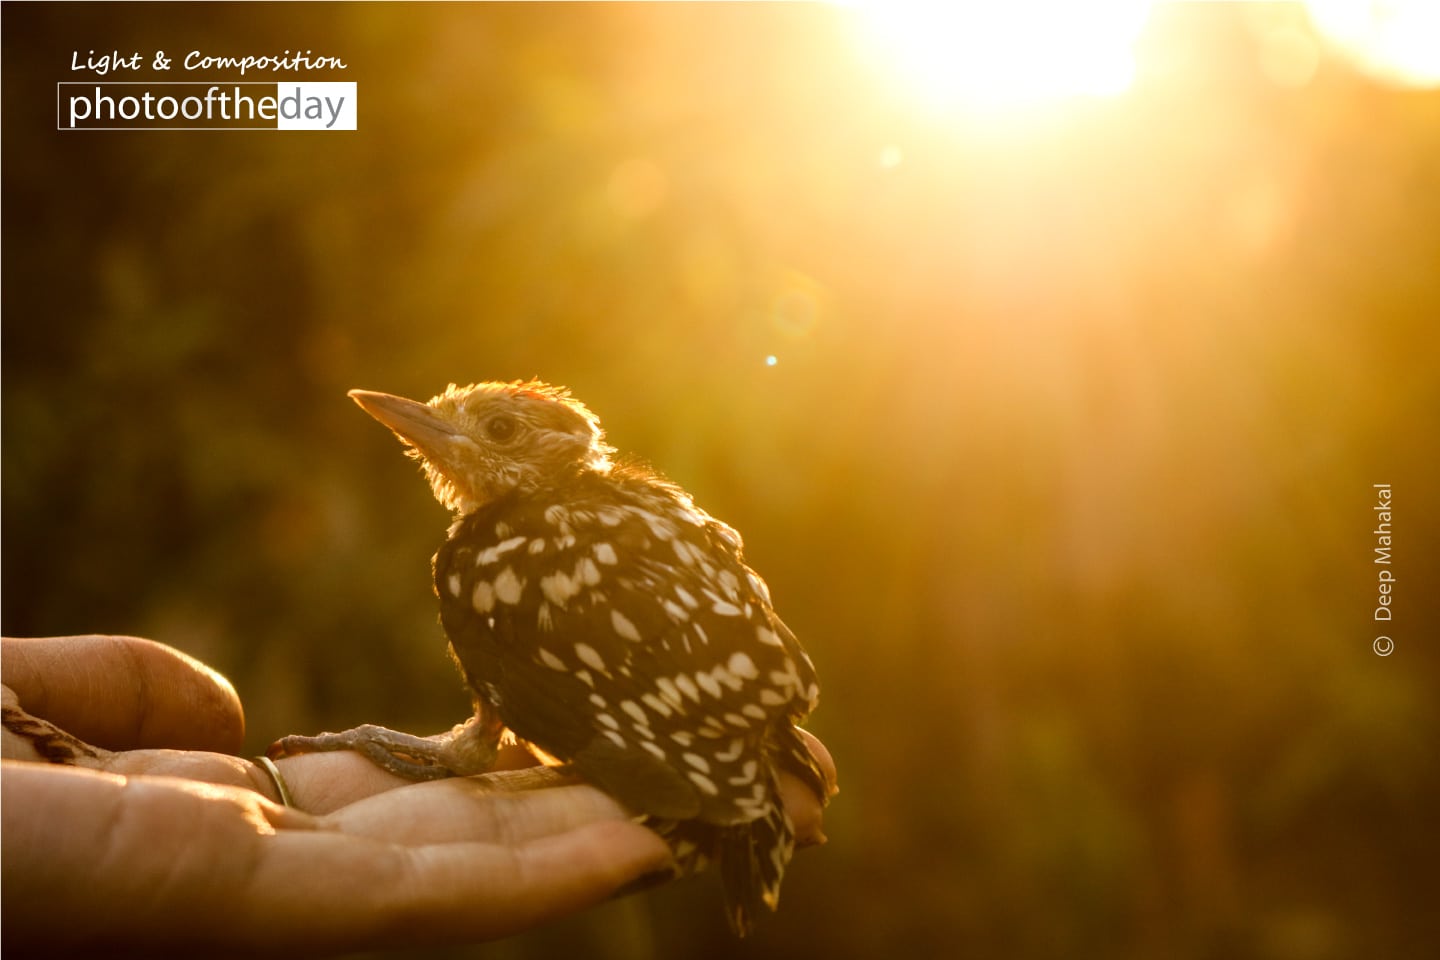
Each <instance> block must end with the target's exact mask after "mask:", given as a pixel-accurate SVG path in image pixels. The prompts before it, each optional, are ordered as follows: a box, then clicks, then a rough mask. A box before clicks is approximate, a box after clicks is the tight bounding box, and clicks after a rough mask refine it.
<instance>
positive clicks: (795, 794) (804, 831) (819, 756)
mask: <svg viewBox="0 0 1440 960" xmlns="http://www.w3.org/2000/svg"><path fill="white" fill-rule="evenodd" d="M796 732H797V733H799V734H800V737H801V739H802V740H804V741H805V746H806V747H807V748H809V750H810V755H811V756H813V757H814V758H815V762H816V763H818V764H819V765H820V772H821V773H822V774H824V776H825V785H826V788H827V792H828V793H829V794H830V796H834V795H835V793H836V792H837V790H838V789H839V788H838V787H837V786H836V770H835V759H834V758H833V757H832V756H830V751H829V750H827V749H826V748H825V745H824V744H823V743H821V742H820V740H819V739H818V738H817V737H816V736H815V735H814V734H811V733H809V732H807V731H805V730H800V729H798V728H797V730H796ZM780 799H781V802H782V803H783V804H784V805H785V812H786V813H787V814H789V816H790V823H791V825H792V826H794V828H795V842H796V843H797V844H798V845H799V846H802V847H803V846H812V845H815V844H821V843H824V842H825V832H824V829H823V827H824V814H825V803H826V802H828V801H829V799H830V797H829V796H827V797H825V798H823V799H822V798H821V797H818V796H816V795H815V791H814V790H812V789H811V788H810V786H809V784H807V783H806V782H805V781H803V780H801V779H800V778H799V777H797V776H795V775H793V774H790V773H785V772H783V771H782V772H781V774H780Z"/></svg>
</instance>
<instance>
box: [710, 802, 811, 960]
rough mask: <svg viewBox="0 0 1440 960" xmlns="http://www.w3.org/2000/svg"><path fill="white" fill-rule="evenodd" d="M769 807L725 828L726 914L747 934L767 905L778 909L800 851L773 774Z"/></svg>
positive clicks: (722, 875) (741, 933)
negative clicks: (787, 874)
mask: <svg viewBox="0 0 1440 960" xmlns="http://www.w3.org/2000/svg"><path fill="white" fill-rule="evenodd" d="M767 787H768V793H769V795H770V797H771V803H770V806H769V807H768V808H767V809H766V811H765V813H763V814H762V815H761V816H759V817H757V818H756V819H754V820H751V821H750V822H748V823H740V824H735V825H734V826H728V827H722V828H720V837H719V843H718V844H717V846H718V854H719V860H720V879H721V882H722V884H723V885H724V887H725V915H726V916H727V917H728V918H729V920H730V929H732V930H734V931H735V933H736V935H737V936H741V937H743V936H745V935H746V934H747V933H749V932H750V931H751V930H752V929H754V927H755V922H756V920H757V919H758V918H759V916H760V910H761V907H764V908H765V909H766V910H770V911H773V910H774V909H775V908H776V906H778V905H779V903H780V881H781V880H783V879H784V877H785V867H786V866H787V865H788V864H789V863H790V857H791V856H792V855H793V854H794V853H795V829H794V827H793V826H791V824H790V818H789V817H788V816H786V814H785V808H784V807H782V806H781V805H780V792H779V788H778V787H777V786H776V784H775V780H774V777H773V776H772V777H771V780H770V783H769V784H767Z"/></svg>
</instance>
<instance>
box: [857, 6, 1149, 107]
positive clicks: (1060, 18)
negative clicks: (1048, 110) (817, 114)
mask: <svg viewBox="0 0 1440 960" xmlns="http://www.w3.org/2000/svg"><path fill="white" fill-rule="evenodd" d="M854 6H856V7H857V8H858V14H859V27H860V29H861V30H862V31H863V33H864V35H865V37H866V39H867V40H868V41H869V42H870V43H871V44H873V46H874V47H875V48H877V49H876V52H877V53H878V54H879V55H880V56H881V57H882V58H883V59H884V60H885V61H886V62H887V64H888V66H887V69H890V70H893V71H894V72H896V73H899V74H900V75H902V76H903V77H904V78H905V80H906V82H907V85H908V86H909V87H911V88H912V89H913V91H914V93H915V95H916V96H918V97H919V98H920V99H922V100H923V101H925V102H927V103H929V104H931V105H932V106H936V107H942V108H954V107H962V108H969V109H979V110H995V109H1005V108H1010V107H1022V106H1027V105H1033V104H1038V103H1044V102H1050V101H1056V100H1065V99H1070V98H1074V97H1082V96H1113V95H1116V94H1120V93H1123V92H1125V91H1126V90H1128V89H1129V87H1130V84H1131V81H1132V80H1133V79H1134V75H1135V63H1134V56H1133V53H1132V50H1131V48H1132V45H1133V44H1134V42H1135V40H1136V38H1137V37H1138V35H1139V33H1140V30H1141V28H1142V27H1143V26H1144V25H1145V20H1146V17H1147V16H1148V14H1149V10H1150V0H1086V2H1082V0H1004V2H1001V0H989V2H987V0H952V2H949V3H944V2H918V0H857V2H856V3H855V4H854Z"/></svg>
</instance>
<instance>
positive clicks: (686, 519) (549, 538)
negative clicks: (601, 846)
mask: <svg viewBox="0 0 1440 960" xmlns="http://www.w3.org/2000/svg"><path fill="white" fill-rule="evenodd" d="M351 395H352V396H353V397H354V398H355V399H356V401H357V402H358V403H359V404H360V405H361V406H362V407H363V408H364V409H365V410H366V411H367V412H368V413H370V414H371V415H372V416H374V417H375V418H376V419H378V420H379V421H380V422H381V423H383V424H385V425H386V426H388V427H390V428H391V429H392V430H394V431H395V433H396V434H398V435H399V436H400V437H401V439H403V440H404V441H405V442H406V443H407V444H408V445H409V447H410V452H411V453H412V455H413V456H415V457H416V458H417V459H418V460H419V461H420V462H421V464H422V466H423V469H424V471H425V473H426V476H427V478H428V479H429V481H430V483H431V485H432V488H433V490H434V492H435V495H436V497H437V498H438V499H439V500H440V502H441V503H442V504H444V505H445V506H447V507H449V508H450V509H452V510H453V511H454V512H455V513H456V515H457V519H456V520H455V522H454V524H453V525H452V526H451V528H450V531H449V535H448V537H447V539H446V541H445V543H444V545H443V546H442V547H441V548H440V550H439V552H438V553H437V554H436V556H435V561H434V574H435V588H436V593H437V594H438V596H439V598H440V612H441V622H442V623H443V625H444V628H445V632H446V634H447V635H448V637H449V640H450V646H451V650H452V652H453V654H454V656H455V659H456V661H457V663H458V664H459V666H460V669H461V672H462V673H463V674H464V676H465V679H466V681H467V683H468V684H469V686H470V688H471V689H472V691H474V694H475V697H476V706H477V719H476V721H473V722H472V724H471V725H470V726H469V729H470V730H471V731H472V732H473V733H474V736H475V737H476V738H477V739H479V740H482V741H487V742H486V743H485V744H483V749H480V750H479V751H478V754H477V755H478V756H488V755H489V753H493V740H494V738H495V737H497V736H498V735H499V733H500V728H501V726H502V725H503V726H504V727H508V728H509V730H510V731H512V732H513V734H514V735H515V736H517V737H519V738H520V739H522V740H524V741H526V742H527V743H529V744H531V745H532V746H533V747H535V748H536V749H537V751H538V752H540V753H542V754H543V755H545V756H546V757H548V758H551V759H553V760H554V761H556V762H559V763H565V764H569V765H570V766H571V767H572V768H573V769H574V770H575V771H576V772H577V773H578V774H579V775H580V776H582V777H584V778H585V779H586V780H588V781H590V782H591V783H593V784H595V785H596V786H598V787H599V788H601V789H603V790H605V791H606V792H608V793H610V794H611V795H613V796H614V797H616V798H617V799H618V800H619V801H620V802H621V803H623V804H624V805H626V806H627V807H629V808H630V809H632V810H634V811H635V812H636V813H638V814H640V815H643V816H644V817H646V818H647V822H648V823H650V824H651V825H652V826H653V827H654V828H655V829H657V830H658V831H660V832H661V833H662V834H663V835H664V836H666V837H667V839H668V840H669V841H670V843H671V845H672V847H673V848H674V850H675V852H676V856H677V860H678V861H679V862H680V863H681V864H682V866H684V867H687V868H691V869H698V868H701V867H703V866H705V865H707V864H708V863H710V862H713V861H717V860H718V861H719V864H720V870H721V875H722V878H723V882H724V886H725V889H726V899H727V903H728V905H729V915H730V920H731V923H732V926H733V927H734V928H735V929H736V930H737V931H738V932H741V933H744V932H745V931H747V930H748V929H749V928H750V927H751V925H752V924H753V922H754V920H755V917H756V915H757V912H758V910H759V908H760V907H761V906H764V907H766V908H769V909H774V908H775V905H776V902H777V899H778V896H779V891H780V882H781V878H782V876H783V874H784V870H785V865H786V863H787V862H788V860H789V859H790V855H791V852H792V849H793V831H792V829H791V825H790V823H789V821H788V819H787V817H786V814H785V812H784V809H783V808H782V807H781V805H780V800H779V796H778V788H777V780H776V777H777V772H778V770H779V769H786V770H789V771H791V772H793V773H795V774H796V775H798V776H799V777H801V778H802V780H804V781H805V782H807V783H808V784H810V785H811V786H812V787H813V788H814V790H815V792H816V793H817V794H818V795H819V796H820V797H821V798H827V797H828V794H829V793H830V792H831V790H832V789H833V785H832V784H830V783H827V782H826V778H825V775H824V774H823V773H822V772H821V769H820V768H819V766H818V765H817V764H816V762H815V760H814V758H813V757H812V756H811V755H810V753H809V751H808V750H807V748H806V747H805V744H804V742H803V741H802V740H801V738H800V737H799V735H798V734H797V733H796V731H795V726H794V725H795V724H796V723H798V722H799V721H801V720H802V719H803V718H804V717H805V716H806V714H808V713H809V712H810V711H811V710H812V709H814V707H815V705H816V702H817V699H818V696H819V686H818V683H817V681H816V676H815V671H814V668H813V667H812V665H811V662H810V659H809V658H808V657H807V656H806V654H805V652H804V651H803V650H802V649H801V647H800V644H799V643H798V641H797V640H796V639H795V636H794V635H793V634H792V633H791V632H790V630H789V629H788V628H787V627H786V626H785V624H784V623H783V622H782V621H781V620H780V618H779V617H778V616H777V615H776V613H775V610H774V608H773V606H772V605H771V600H770V594H769V590H768V589H767V587H766V585H765V583H764V581H763V580H762V579H761V578H760V577H759V575H757V574H756V573H755V572H754V571H753V570H751V569H750V568H749V567H747V566H746V565H745V562H744V560H743V557H742V552H741V550H742V543H741V539H740V536H739V534H737V533H736V532H735V531H734V530H733V529H732V528H730V527H728V526H726V525H725V524H723V523H721V522H720V521H718V520H716V519H714V518H713V517H710V516H709V515H708V514H706V513H705V512H704V511H703V510H701V509H700V508H699V507H697V506H696V505H695V504H694V502H693V501H692V500H691V498H690V497H689V495H688V494H686V493H685V492H684V491H683V490H681V489H680V488H679V487H677V486H675V485H674V484H671V483H669V482H666V481H665V480H663V479H661V478H659V477H658V476H656V475H655V474H653V473H651V472H649V471H648V470H644V469H641V468H638V467H635V466H628V465H617V464H616V463H615V461H614V460H613V453H614V451H613V449H612V448H611V447H609V446H608V445H607V444H606V443H605V442H604V440H603V436H602V433H601V431H600V426H599V422H598V420H597V419H596V418H595V416H594V415H593V414H591V413H590V411H589V410H588V409H586V408H585V407H584V406H583V405H582V404H580V403H579V402H578V401H576V400H574V399H572V398H571V397H570V396H569V395H568V393H567V392H566V391H564V390H562V389H558V388H555V387H551V386H548V385H546V384H542V383H539V382H534V381H532V382H528V383H520V382H516V383H482V384H478V385H475V386H471V387H463V388H456V387H454V386H452V387H450V388H449V389H447V390H446V391H445V392H444V393H443V394H441V395H440V396H437V397H435V398H433V399H432V400H430V401H429V403H427V404H421V403H417V402H414V401H409V400H404V399H402V398H399V397H392V396H389V395H386V394H375V393H369V392H364V391H353V392H352V394H351ZM497 718H498V719H497ZM408 752H409V753H410V754H411V755H412V756H413V755H415V753H416V752H415V751H413V750H411V751H408ZM373 755H374V754H372V756H373ZM444 762H445V764H446V765H447V766H448V767H449V768H450V771H449V772H471V771H467V770H455V769H454V768H455V766H456V764H455V763H454V762H452V761H451V760H446V761H444ZM422 775H428V774H422Z"/></svg>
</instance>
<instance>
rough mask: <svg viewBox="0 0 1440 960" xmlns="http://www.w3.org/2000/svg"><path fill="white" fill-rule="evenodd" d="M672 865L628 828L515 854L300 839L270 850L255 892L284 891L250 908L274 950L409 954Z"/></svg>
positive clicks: (593, 896)
mask: <svg viewBox="0 0 1440 960" xmlns="http://www.w3.org/2000/svg"><path fill="white" fill-rule="evenodd" d="M670 863H671V858H670V853H669V850H668V849H667V848H666V846H665V844H664V842H663V841H661V840H660V839H659V838H658V837H656V836H655V835H654V834H653V833H651V832H650V831H649V830H646V829H645V828H643V827H640V826H637V825H635V824H632V823H628V822H625V821H601V822H598V823H592V824H588V825H586V826H583V827H579V828H577V829H575V830H572V831H569V832H566V833H563V834H559V835H556V836H551V837H543V838H539V839H536V840H532V841H529V842H526V843H523V844H520V845H518V846H514V847H510V846H503V845H497V844H489V843H454V844H441V845H430V846H422V847H413V848H402V847H396V846H393V845H388V844H381V843H379V842H378V841H369V840H364V839H361V838H356V837H348V836H344V835H338V834H334V833H329V832H319V833H303V832H302V833H286V834H283V835H281V836H279V837H277V838H276V842H275V843H273V844H270V845H268V851H267V857H266V858H265V861H264V862H263V863H262V864H261V865H260V869H259V870H258V871H257V873H256V876H255V884H254V889H257V890H261V891H271V890H273V891H276V893H277V894H278V892H279V891H280V890H282V889H283V890H287V891H289V895H288V896H284V897H281V896H278V895H277V896H274V897H273V898H269V900H268V902H261V903H258V904H257V905H256V906H257V908H258V912H259V915H261V916H263V917H264V918H265V924H264V926H265V928H266V931H267V933H268V935H269V937H270V938H271V939H270V941H269V942H270V943H271V944H273V943H275V942H283V943H287V944H290V945H292V946H295V945H302V946H303V945H304V944H305V943H306V942H307V941H310V942H315V941H317V940H318V941H319V942H320V943H324V944H334V943H336V942H337V941H338V943H339V945H349V946H352V947H359V946H362V945H363V946H368V947H371V948H373V947H375V946H382V945H387V944H388V945H402V944H403V945H405V946H415V945H419V944H423V943H438V942H459V941H476V940H489V939H493V938H496V937H503V936H508V935H510V934H513V933H517V932H519V931H521V930H525V929H528V928H530V927H533V926H535V925H536V924H539V923H543V922H544V921H546V920H550V919H553V918H555V917H558V916H561V915H564V914H568V913H571V912H574V911H576V910H580V909H583V908H584V907H587V906H590V905H592V904H595V903H599V902H601V901H603V900H605V899H607V898H608V897H610V896H612V895H614V894H615V893H616V892H617V891H619V890H621V889H623V888H624V887H626V886H627V885H629V884H632V883H634V882H635V881H636V880H638V879H640V878H641V877H644V876H647V875H649V874H652V873H654V872H656V871H662V870H666V869H669V867H670ZM345 864H349V866H348V867H345V866H343V865H345ZM337 866H340V867H341V868H340V869H337ZM297 892H303V894H304V895H302V896H300V897H298V898H297V897H296V896H295V894H296V893H297ZM347 940H348V941H349V942H348V944H347V943H346V941H347Z"/></svg>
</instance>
